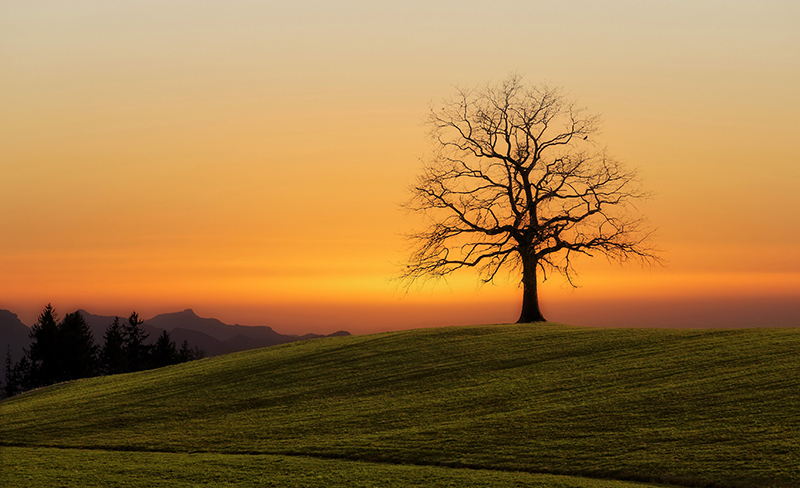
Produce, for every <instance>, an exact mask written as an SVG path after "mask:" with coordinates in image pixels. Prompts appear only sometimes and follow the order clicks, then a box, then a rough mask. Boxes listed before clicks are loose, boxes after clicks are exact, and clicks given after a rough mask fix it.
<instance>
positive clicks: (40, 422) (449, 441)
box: [0, 324, 800, 487]
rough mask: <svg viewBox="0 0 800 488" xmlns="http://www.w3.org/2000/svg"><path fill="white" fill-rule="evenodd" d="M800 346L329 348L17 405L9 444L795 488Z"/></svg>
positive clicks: (719, 333) (400, 339)
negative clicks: (304, 457)
mask: <svg viewBox="0 0 800 488" xmlns="http://www.w3.org/2000/svg"><path fill="white" fill-rule="evenodd" d="M799 332H800V330H798V329H739V330H666V329H638V330H636V329H589V328H580V327H568V326H559V325H552V324H548V325H506V326H481V327H457V328H444V329H426V330H413V331H405V332H395V333H385V334H377V335H371V336H358V337H344V338H328V339H320V340H314V341H309V342H305V343H293V344H287V345H284V346H277V347H272V348H267V349H261V350H256V351H247V352H243V353H238V354H232V355H228V356H222V357H217V358H212V359H207V360H202V361H197V362H193V363H188V364H183V365H178V366H174V367H169V368H164V369H161V370H156V371H149V372H142V373H136V374H130V375H121V376H114V377H106V378H97V379H90V380H81V381H76V382H72V383H67V384H62V385H56V386H54V387H51V388H46V389H43V390H40V391H35V392H31V393H29V394H26V395H22V396H20V397H17V398H12V399H10V400H8V401H5V402H3V403H0V417H2V424H0V443H3V444H6V445H19V446H59V447H82V448H107V449H132V450H142V451H148V450H152V451H174V452H207V453H229V454H245V453H246V454H285V455H311V456H318V457H327V458H341V459H350V460H362V461H378V462H384V463H405V464H415V465H430V466H453V467H470V468H490V469H500V470H517V471H528V472H535V473H551V474H567V475H577V476H587V477H593V478H608V479H621V480H639V481H644V482H650V481H657V482H666V483H676V484H682V485H694V486H719V487H745V486H747V487H749V486H764V487H772V486H775V487H789V486H800V440H799V439H800V414H799V413H798V412H800V407H798V406H799V405H800V333H799Z"/></svg>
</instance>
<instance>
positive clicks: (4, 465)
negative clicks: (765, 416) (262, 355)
mask: <svg viewBox="0 0 800 488" xmlns="http://www.w3.org/2000/svg"><path fill="white" fill-rule="evenodd" d="M0 453H2V456H3V457H2V458H0V486H3V487H5V488H42V487H47V486H74V487H81V488H90V487H98V488H105V487H108V486H120V487H122V486H124V487H148V488H149V487H159V486H163V487H169V488H181V487H196V486H213V487H218V486H231V487H237V488H247V487H253V488H256V487H264V486H280V487H284V488H294V487H297V488H301V487H311V486H314V487H338V486H341V487H352V488H361V487H363V488H379V487H381V488H411V487H431V486H452V487H475V488H479V487H485V488H511V487H515V488H516V487H528V488H652V487H653V485H646V484H641V483H635V482H628V481H613V480H592V479H586V478H576V477H572V476H555V475H546V474H529V473H518V472H517V473H509V472H499V471H488V470H473V469H452V468H442V467H436V466H410V465H393V464H374V463H364V462H359V461H343V460H330V459H314V458H308V457H296V456H272V455H264V454H261V455H241V454H210V453H194V454H185V453H155V452H119V451H97V450H75V449H53V448H19V447H6V448H0Z"/></svg>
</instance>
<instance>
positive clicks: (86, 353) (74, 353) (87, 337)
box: [58, 312, 98, 381]
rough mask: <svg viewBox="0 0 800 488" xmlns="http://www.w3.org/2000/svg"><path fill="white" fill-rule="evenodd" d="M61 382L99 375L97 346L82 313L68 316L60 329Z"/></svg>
mask: <svg viewBox="0 0 800 488" xmlns="http://www.w3.org/2000/svg"><path fill="white" fill-rule="evenodd" d="M58 336H59V343H60V346H61V347H60V348H59V354H60V356H61V360H60V363H61V366H62V370H61V376H60V378H59V379H60V380H61V381H66V380H74V379H78V378H88V377H90V376H94V375H95V374H97V370H98V364H97V346H96V345H95V343H94V337H92V331H91V329H89V325H88V324H87V323H86V321H85V320H84V319H83V316H82V315H81V313H80V312H74V313H71V314H67V315H66V316H65V317H64V320H63V321H62V322H61V324H60V326H59V328H58Z"/></svg>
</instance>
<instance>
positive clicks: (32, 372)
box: [3, 304, 204, 397]
mask: <svg viewBox="0 0 800 488" xmlns="http://www.w3.org/2000/svg"><path fill="white" fill-rule="evenodd" d="M143 324H144V321H143V320H141V319H139V316H138V315H137V314H136V312H133V313H131V315H130V317H128V319H127V321H124V322H123V321H121V320H120V319H119V317H115V318H114V321H113V322H112V323H110V324H109V325H108V327H106V331H105V334H104V336H103V344H102V346H98V345H97V344H96V343H95V340H94V337H93V336H92V331H91V329H90V328H89V325H88V324H87V323H86V321H85V320H84V318H83V316H82V315H81V314H80V312H73V313H70V314H67V315H66V316H65V317H64V319H63V320H61V321H60V322H59V320H58V315H57V314H56V311H55V310H54V309H53V307H52V306H51V305H49V304H48V305H47V306H46V307H45V308H44V310H43V311H42V313H41V315H39V320H38V321H37V322H36V324H35V325H34V326H33V327H31V332H30V338H31V344H30V347H29V348H28V349H26V350H25V351H24V355H23V356H22V358H21V359H20V360H19V361H17V362H16V363H14V364H12V361H11V354H10V351H9V352H8V353H7V354H6V364H5V366H6V377H5V385H3V391H4V393H5V396H7V397H10V396H13V395H16V394H17V393H21V392H23V391H27V390H31V389H33V388H38V387H40V386H47V385H52V384H54V383H59V382H62V381H69V380H75V379H78V378H89V377H91V376H99V375H108V374H117V373H129V372H133V371H142V370H145V369H153V368H160V367H162V366H169V365H170V364H177V363H183V362H186V361H191V360H193V359H199V358H202V357H203V356H204V353H203V351H202V350H200V349H197V348H191V347H189V343H188V342H187V341H183V345H182V346H181V347H180V349H179V348H178V347H177V346H176V345H175V341H173V340H172V339H171V338H170V336H169V333H168V332H167V331H163V332H162V333H161V335H160V336H158V339H156V341H155V343H153V344H148V343H146V340H147V339H148V337H149V334H148V333H147V332H145V330H144V328H143Z"/></svg>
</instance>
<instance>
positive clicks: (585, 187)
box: [402, 75, 657, 323]
mask: <svg viewBox="0 0 800 488" xmlns="http://www.w3.org/2000/svg"><path fill="white" fill-rule="evenodd" d="M428 122H429V124H430V126H431V137H432V139H433V141H434V146H435V151H434V153H433V156H432V157H431V158H430V159H429V160H427V161H426V163H425V166H424V169H423V171H422V174H421V175H420V176H419V178H418V180H417V182H416V184H415V185H414V186H413V188H412V197H411V198H410V200H409V201H408V202H407V203H406V207H407V208H409V209H412V210H415V211H419V212H422V213H424V214H425V215H426V217H427V218H428V222H429V225H428V227H427V228H425V229H424V230H422V231H419V232H416V233H413V234H410V235H409V237H410V238H411V239H412V241H413V245H414V247H413V249H412V252H411V255H410V259H409V261H408V263H407V266H406V267H405V268H404V271H403V274H402V278H403V279H404V281H405V282H406V283H407V284H409V285H410V284H411V283H413V282H416V281H418V280H420V279H424V278H430V277H444V276H447V275H449V274H450V273H452V272H454V271H456V270H458V269H461V268H475V269H477V270H479V272H480V278H481V280H482V281H484V282H490V281H493V280H494V279H495V277H497V276H498V273H499V272H500V271H501V270H503V269H507V270H509V271H510V272H512V273H516V274H515V276H519V275H520V274H521V276H520V278H521V284H522V287H523V298H522V313H521V314H520V317H519V322H523V323H524V322H539V321H544V320H545V318H544V316H543V315H542V313H541V311H540V309H539V298H538V291H537V285H538V280H539V278H540V277H541V278H542V279H547V276H548V273H550V272H552V271H555V272H558V273H561V274H563V275H564V276H565V277H566V279H567V280H568V281H569V283H570V284H573V285H574V282H573V278H574V268H573V259H574V257H575V256H576V255H589V256H592V255H593V254H595V253H599V254H602V255H605V256H607V257H609V258H611V259H614V260H618V261H623V260H626V259H628V258H632V257H633V258H639V259H641V260H643V261H653V260H657V257H656V256H655V253H654V251H653V250H652V249H651V248H649V247H648V246H647V244H646V240H647V237H648V232H647V231H646V230H645V229H644V228H643V221H642V219H641V218H638V217H636V216H635V214H634V211H635V209H634V208H633V206H632V205H631V203H632V201H634V200H636V199H638V198H641V197H643V196H645V195H644V193H643V192H642V191H641V190H640V189H639V186H638V181H637V178H636V173H635V172H634V171H630V170H627V169H625V167H624V166H623V165H622V164H621V163H620V162H619V161H617V160H615V159H614V158H612V157H611V156H609V155H608V154H607V153H606V152H605V150H604V149H598V147H597V145H596V142H595V141H594V136H595V135H596V134H597V129H598V117H596V116H594V115H589V114H587V113H586V112H585V111H584V110H582V109H579V108H576V107H575V106H574V105H573V104H572V103H571V102H570V101H569V100H567V99H566V97H565V96H564V95H563V94H562V93H561V92H560V91H559V90H557V89H551V88H548V87H536V86H528V85H525V84H523V83H522V80H521V79H520V77H518V76H516V75H512V76H510V77H509V78H508V79H506V80H505V81H503V82H501V83H500V84H496V85H487V86H486V87H485V88H483V89H478V90H457V94H456V96H455V97H453V98H451V99H448V100H445V101H444V103H443V105H442V106H438V105H437V106H433V107H432V108H431V113H430V116H429V120H428Z"/></svg>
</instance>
